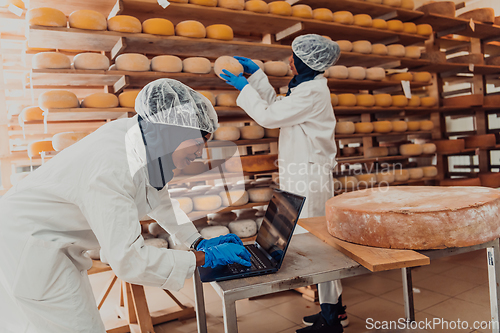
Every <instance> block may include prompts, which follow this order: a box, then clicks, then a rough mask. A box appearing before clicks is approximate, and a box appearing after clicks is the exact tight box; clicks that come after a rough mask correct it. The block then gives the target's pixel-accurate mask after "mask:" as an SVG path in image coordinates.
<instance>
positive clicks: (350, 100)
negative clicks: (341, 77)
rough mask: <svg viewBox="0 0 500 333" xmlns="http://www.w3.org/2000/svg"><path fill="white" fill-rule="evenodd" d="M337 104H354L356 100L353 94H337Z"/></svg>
mask: <svg viewBox="0 0 500 333" xmlns="http://www.w3.org/2000/svg"><path fill="white" fill-rule="evenodd" d="M338 97H339V106H356V103H357V102H358V100H357V98H356V95H354V94H339V95H338Z"/></svg>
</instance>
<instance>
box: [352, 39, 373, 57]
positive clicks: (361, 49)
mask: <svg viewBox="0 0 500 333" xmlns="http://www.w3.org/2000/svg"><path fill="white" fill-rule="evenodd" d="M352 52H357V53H366V54H367V53H372V43H370V42H369V41H367V40H357V41H355V42H353V43H352Z"/></svg>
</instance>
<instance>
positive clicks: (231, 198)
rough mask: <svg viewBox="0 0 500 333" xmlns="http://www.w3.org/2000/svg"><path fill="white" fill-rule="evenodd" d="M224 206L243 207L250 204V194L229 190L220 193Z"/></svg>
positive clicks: (243, 191)
mask: <svg viewBox="0 0 500 333" xmlns="http://www.w3.org/2000/svg"><path fill="white" fill-rule="evenodd" d="M219 196H220V197H221V199H222V205H223V206H243V205H246V204H247V203H248V193H247V191H245V190H229V191H228V192H226V191H221V192H219Z"/></svg>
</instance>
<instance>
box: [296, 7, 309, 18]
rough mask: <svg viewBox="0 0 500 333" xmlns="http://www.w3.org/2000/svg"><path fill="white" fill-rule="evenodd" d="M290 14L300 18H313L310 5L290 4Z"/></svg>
mask: <svg viewBox="0 0 500 333" xmlns="http://www.w3.org/2000/svg"><path fill="white" fill-rule="evenodd" d="M292 16H295V17H302V18H313V11H312V8H311V6H308V5H295V6H292Z"/></svg>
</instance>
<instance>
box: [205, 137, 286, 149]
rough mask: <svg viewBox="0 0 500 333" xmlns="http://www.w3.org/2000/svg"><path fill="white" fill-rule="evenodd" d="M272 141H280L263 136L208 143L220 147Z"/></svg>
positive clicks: (209, 145)
mask: <svg viewBox="0 0 500 333" xmlns="http://www.w3.org/2000/svg"><path fill="white" fill-rule="evenodd" d="M271 142H278V138H262V139H257V140H235V141H218V140H213V141H209V142H208V143H207V146H208V148H218V147H230V146H233V145H237V146H252V145H261V144H267V143H271Z"/></svg>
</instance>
